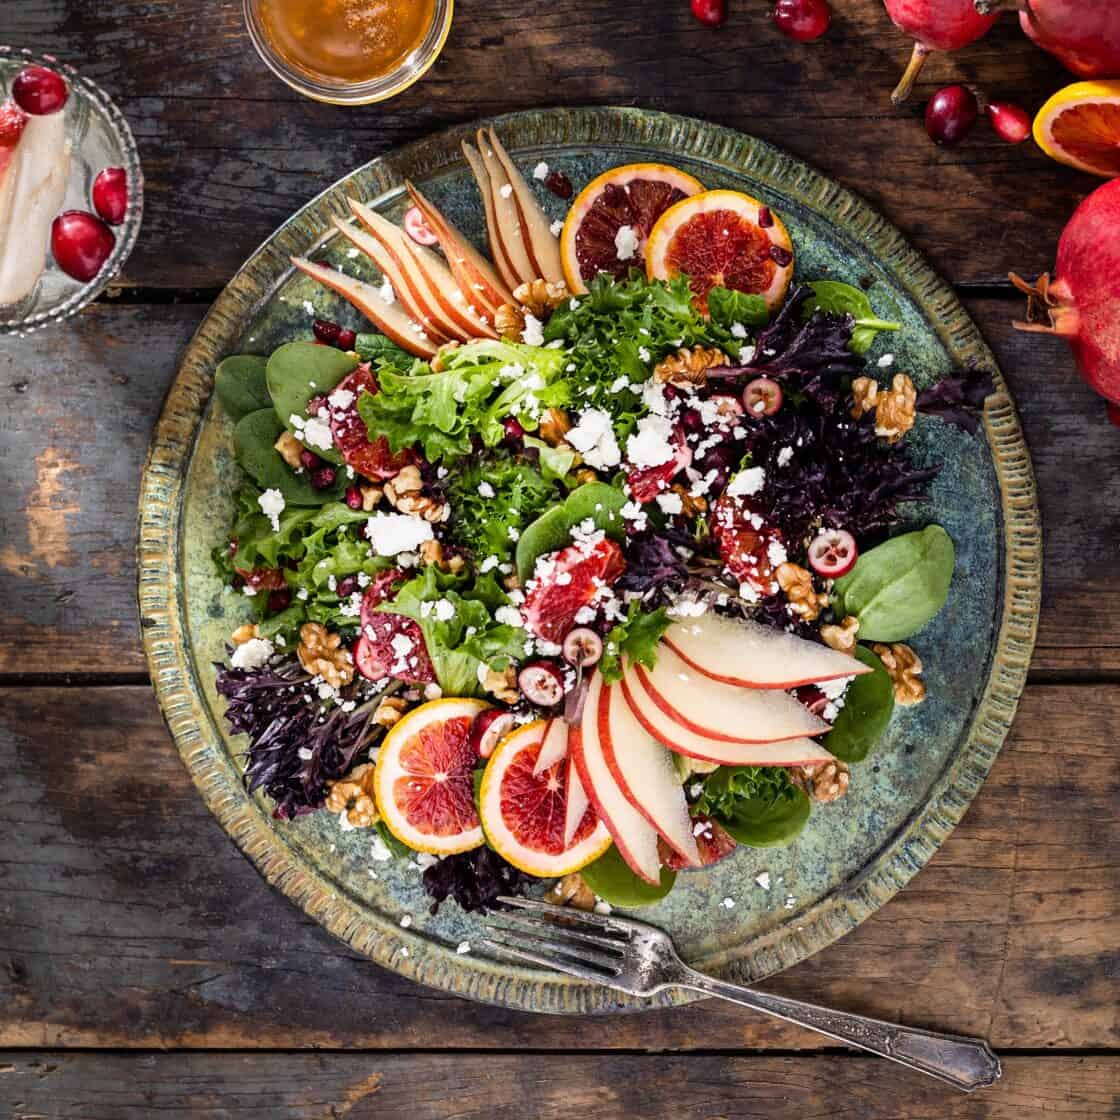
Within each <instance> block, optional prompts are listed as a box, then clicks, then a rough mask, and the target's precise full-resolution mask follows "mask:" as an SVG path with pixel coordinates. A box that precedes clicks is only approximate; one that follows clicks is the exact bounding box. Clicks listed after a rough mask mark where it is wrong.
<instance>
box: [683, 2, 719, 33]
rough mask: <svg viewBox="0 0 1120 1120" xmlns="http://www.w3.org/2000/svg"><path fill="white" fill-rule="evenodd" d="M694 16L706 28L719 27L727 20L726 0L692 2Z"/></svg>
mask: <svg viewBox="0 0 1120 1120" xmlns="http://www.w3.org/2000/svg"><path fill="white" fill-rule="evenodd" d="M691 7H692V14H693V15H694V16H695V17H696V18H697V19H698V20H699V21H700V22H701V23H702V24H703V25H704V26H705V27H719V25H720V24H721V23H723V21H724V19H726V18H727V4H726V3H725V0H691Z"/></svg>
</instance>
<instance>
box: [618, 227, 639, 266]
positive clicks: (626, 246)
mask: <svg viewBox="0 0 1120 1120" xmlns="http://www.w3.org/2000/svg"><path fill="white" fill-rule="evenodd" d="M638 244H639V241H638V235H637V234H636V233H635V232H634V227H633V226H619V227H618V233H616V234H615V235H614V251H615V255H616V256H617V257H618V259H619V260H620V261H629V260H633V259H634V257H635V256H636V255H637V253H638Z"/></svg>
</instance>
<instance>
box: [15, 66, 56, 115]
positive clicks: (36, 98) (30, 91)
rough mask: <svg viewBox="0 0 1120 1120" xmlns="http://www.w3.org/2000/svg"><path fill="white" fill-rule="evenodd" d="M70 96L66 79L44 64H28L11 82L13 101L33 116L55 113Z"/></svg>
mask: <svg viewBox="0 0 1120 1120" xmlns="http://www.w3.org/2000/svg"><path fill="white" fill-rule="evenodd" d="M69 96H70V91H69V89H67V88H66V79H65V78H63V77H62V75H61V74H56V73H55V72H54V71H53V70H48V69H47V68H46V67H45V66H28V67H27V69H26V70H21V71H20V72H19V73H18V74H17V75H16V80H15V81H14V82H12V98H13V100H14V101H15V103H16V104H17V105H18V106H19V107H20V108H21V109H22V110H23V111H24V112H25V113H30V114H31V115H32V116H33V117H43V116H46V115H47V114H48V113H57V112H58V111H59V109H61V108H62V106H63V105H65V104H66V99H67V98H68V97H69Z"/></svg>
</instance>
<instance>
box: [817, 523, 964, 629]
mask: <svg viewBox="0 0 1120 1120" xmlns="http://www.w3.org/2000/svg"><path fill="white" fill-rule="evenodd" d="M953 559H954V551H953V540H952V538H951V537H950V536H949V534H948V533H946V532H945V530H944V529H942V528H941V526H940V525H928V526H926V528H924V529H922V530H920V531H918V532H915V533H903V534H902V535H901V536H898V537H892V538H891V539H890V540H889V541H884V542H883V543H882V544H881V545H879V546H878V547H876V548H873V549H871V550H870V551H869V552H865V553H863V555H862V556H860V558H859V559H858V560H857V561H856V566H855V567H854V568H853V569H852V570H851V571H850V572H849V573H848V574H847V575H846V576H842V577H841V578H840V579H838V580H837V581H836V594H837V596H838V597H839V606H838V613H840V614H841V615H847V614H851V615H855V616H856V618H858V619H859V636H860V637H861V638H865V639H866V640H868V641H873V642H901V641H903V640H904V639H906V638H909V637H910V635H911V634H913V633H915V632H916V631H918V630H920V629H921V628H922V627H923V626H925V624H926V623H927V622H929V621H930V619H931V618H933V617H934V615H936V614H937V612H938V611H939V610H941V608H942V607H943V606H944V605H945V600H946V599H947V598H948V597H949V584H950V583H951V582H952V579H953Z"/></svg>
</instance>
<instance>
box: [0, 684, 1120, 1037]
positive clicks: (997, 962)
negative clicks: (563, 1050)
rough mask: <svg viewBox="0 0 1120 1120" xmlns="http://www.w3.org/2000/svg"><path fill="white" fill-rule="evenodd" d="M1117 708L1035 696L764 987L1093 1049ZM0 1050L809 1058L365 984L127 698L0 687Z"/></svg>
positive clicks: (1112, 1022) (690, 1027) (1103, 975)
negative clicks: (908, 871)
mask: <svg viewBox="0 0 1120 1120" xmlns="http://www.w3.org/2000/svg"><path fill="white" fill-rule="evenodd" d="M1118 737H1120V698H1118V696H1117V693H1116V691H1115V689H1113V688H1109V687H1104V686H1099V687H1090V686H1080V687H1070V686H1049V685H1044V686H1031V687H1030V688H1029V689H1028V691H1027V694H1026V697H1025V699H1024V703H1023V709H1022V712H1021V714H1020V718H1019V720H1018V721H1017V723H1016V725H1015V729H1014V730H1013V732H1012V735H1011V737H1010V740H1009V742H1008V745H1007V747H1006V748H1005V749H1004V752H1003V754H1002V756H1001V757H1000V759H999V760H998V762H997V764H996V767H995V769H994V771H993V773H992V776H991V777H990V779H989V780H988V783H987V784H986V785H985V787H984V789H983V790H982V792H981V794H980V796H979V797H978V799H977V801H976V803H975V805H974V806H973V807H972V809H971V810H970V812H969V814H968V816H967V817H966V819H965V821H964V823H963V824H962V825H961V826H960V827H959V828H958V829H957V830H956V832H955V833H954V834H953V835H952V836H951V838H950V839H949V841H948V842H947V843H946V845H945V846H944V848H943V849H942V851H941V852H940V853H939V854H938V855H937V856H936V857H935V858H934V860H933V861H932V863H931V864H930V865H929V866H928V867H927V868H926V869H925V870H923V871H922V873H921V874H920V875H919V876H918V877H917V879H916V880H915V881H914V882H913V883H912V884H911V885H910V886H909V887H908V888H907V889H906V890H904V891H903V892H902V893H901V894H900V895H899V896H898V897H897V898H896V899H895V900H893V901H892V902H891V903H890V904H889V905H888V906H886V907H885V908H884V909H883V910H881V911H880V912H879V913H878V914H876V915H875V916H874V917H873V918H872V919H870V920H869V921H868V922H866V923H865V924H864V925H862V926H861V927H860V928H859V929H858V930H856V931H855V932H854V933H852V934H851V935H849V936H848V937H846V938H844V939H843V940H842V941H840V942H839V943H837V944H836V945H834V946H832V947H830V948H829V949H828V950H826V951H825V952H822V953H820V954H818V955H817V956H816V957H814V958H812V959H811V960H809V961H807V962H805V963H804V964H802V965H800V966H798V967H797V968H796V969H794V970H792V971H791V972H790V973H788V974H786V975H784V976H781V977H778V978H775V980H774V981H772V982H771V983H772V987H773V988H775V989H777V990H780V991H783V992H787V993H789V994H792V995H796V996H800V997H802V998H807V999H815V1000H820V1001H824V1002H826V1003H829V1004H832V1005H835V1006H839V1007H845V1008H850V1009H852V1010H856V1011H862V1012H865V1013H868V1014H872V1015H877V1016H879V1017H882V1018H888V1019H893V1020H904V1021H908V1022H910V1023H913V1024H916V1025H922V1026H929V1027H935V1028H940V1029H951V1030H956V1031H960V1032H964V1033H971V1034H977V1035H984V1036H986V1037H989V1038H990V1039H992V1041H993V1043H994V1044H995V1045H996V1046H998V1047H1015V1048H1045V1047H1105V1046H1110V1045H1113V1044H1114V1043H1115V1040H1116V1036H1117V1030H1118V1029H1120V1019H1118V1011H1117V1007H1116V1001H1115V990H1114V978H1115V952H1116V944H1117V940H1118V934H1120V922H1118V913H1120V873H1118V859H1120V857H1118V856H1117V852H1118V851H1120V824H1118V821H1117V819H1116V815H1115V805H1116V803H1117V802H1116V798H1117V796H1118V793H1120V789H1118V784H1117V775H1116V770H1115V768H1114V767H1111V766H1103V765H1098V764H1097V763H1098V759H1099V755H1100V744H1101V743H1102V742H1103V743H1110V742H1114V741H1116V739H1117V738H1118ZM0 773H3V774H4V776H5V781H4V789H5V796H4V797H3V798H2V799H0V835H3V836H7V837H10V838H11V842H9V843H8V845H6V847H5V850H4V852H3V853H2V854H0V965H2V966H3V967H0V1046H13V1047H52V1046H91V1047H129V1048H133V1047H159V1048H165V1047H171V1048H174V1047H209V1048H257V1047H264V1048H268V1047H284V1048H300V1047H320V1048H349V1047H366V1048H379V1049H380V1048H384V1049H410V1048H415V1047H423V1048H446V1047H463V1048H487V1049H503V1048H518V1047H541V1048H544V1047H568V1048H571V1049H592V1048H596V1049H598V1048H612V1049H615V1048H621V1049H640V1050H683V1049H711V1048H719V1049H721V1050H733V1049H740V1048H747V1049H753V1048H780V1049H795V1048H799V1049H800V1048H806V1049H813V1048H818V1047H821V1046H822V1045H825V1042H824V1040H822V1039H821V1038H820V1037H819V1036H816V1035H812V1034H809V1033H806V1032H802V1031H800V1030H797V1029H795V1028H792V1027H788V1026H785V1025H783V1024H781V1023H778V1022H776V1021H772V1020H766V1019H761V1018H758V1017H755V1016H752V1015H750V1014H748V1013H746V1012H744V1011H742V1010H740V1009H737V1008H734V1007H732V1006H730V1005H728V1004H721V1003H719V1002H718V1001H716V1002H712V1003H708V1004H703V1005H694V1006H691V1007H687V1008H683V1009H679V1010H676V1011H665V1012H657V1013H653V1014H649V1015H641V1016H624V1017H609V1018H607V1017H598V1018H590V1019H576V1018H549V1017H543V1016H541V1017H535V1016H529V1015H522V1014H517V1013H514V1012H510V1011H503V1010H499V1009H495V1008H483V1007H480V1006H477V1005H472V1004H468V1003H465V1002H463V1001H460V1000H457V999H454V998H451V997H448V996H444V995H441V994H439V993H436V992H432V991H429V990H427V989H423V988H420V987H419V986H416V985H414V984H412V983H410V982H408V981H405V980H402V979H400V978H398V977H396V976H394V975H392V974H391V973H388V972H384V971H381V970H380V969H377V968H374V967H371V966H370V965H369V964H368V962H366V961H364V960H363V959H361V958H359V957H357V956H356V955H355V954H354V953H353V952H351V951H350V950H349V949H348V948H346V947H344V946H343V945H342V944H341V943H339V942H336V941H334V940H333V939H332V938H331V937H330V936H328V935H327V934H326V933H324V932H323V931H322V930H321V929H320V928H319V927H318V926H316V925H315V924H314V923H313V922H311V921H310V920H309V919H307V918H305V917H304V916H303V915H302V913H301V912H300V911H298V910H297V909H296V908H295V907H294V906H292V905H291V904H290V903H289V902H288V901H287V900H286V899H284V898H283V897H282V896H280V895H279V894H276V893H274V892H272V891H270V890H269V889H268V888H267V887H265V885H264V884H263V882H262V881H261V880H260V879H259V878H258V877H257V876H256V873H255V872H254V870H253V869H252V867H251V866H250V864H249V863H248V861H247V860H245V859H244V858H243V857H242V856H241V854H240V853H239V852H238V851H237V850H236V848H235V847H234V846H233V844H232V843H231V842H230V841H229V840H228V839H227V838H226V837H225V835H224V834H223V833H222V832H221V830H220V829H219V827H218V825H217V823H216V822H215V821H214V820H213V819H212V818H211V817H210V815H209V814H208V812H207V810H206V809H205V808H204V806H203V804H202V802H201V799H200V798H199V797H198V794H197V793H196V792H195V790H194V788H193V786H192V785H191V783H190V781H189V780H188V777H187V775H186V772H185V770H184V769H183V767H182V765H181V764H180V762H179V759H178V757H177V756H176V755H175V752H174V750H173V748H172V747H171V745H170V743H169V742H168V740H167V735H166V732H165V730H164V728H163V725H162V723H161V721H160V719H159V716H158V714H157V712H156V707H155V703H154V701H153V699H152V697H151V695H150V693H149V692H148V690H147V689H145V688H139V687H137V688H96V689H81V690H79V689H45V688H44V689H40V688H33V689H3V690H0Z"/></svg>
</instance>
